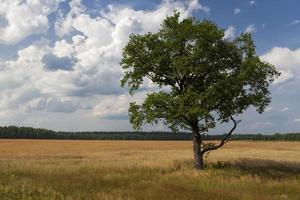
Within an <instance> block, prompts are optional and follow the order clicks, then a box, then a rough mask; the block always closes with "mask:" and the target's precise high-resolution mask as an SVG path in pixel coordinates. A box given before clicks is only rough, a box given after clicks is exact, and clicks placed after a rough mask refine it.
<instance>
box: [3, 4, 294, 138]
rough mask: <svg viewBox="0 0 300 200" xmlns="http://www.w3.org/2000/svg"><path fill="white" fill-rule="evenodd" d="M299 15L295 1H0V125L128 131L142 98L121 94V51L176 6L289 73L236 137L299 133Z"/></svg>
mask: <svg viewBox="0 0 300 200" xmlns="http://www.w3.org/2000/svg"><path fill="white" fill-rule="evenodd" d="M299 8H300V2H299V1H298V0H289V1H288V3H287V2H286V1H285V0H277V1H274V0H256V1H248V0H226V1H220V0H200V1H199V0H198V1H197V0H191V1H171V0H163V1H129V0H118V1H117V0H115V1H111V0H110V1H109V0H95V1H93V0H82V1H80V0H72V1H67V0H0V70H1V72H0V125H1V126H3V125H18V126H33V127H42V128H49V129H54V130H131V126H130V124H129V123H128V117H127V109H128V103H129V102H130V101H132V100H133V99H134V100H137V101H140V100H142V99H143V96H144V95H145V91H144V92H140V93H137V94H136V96H135V97H134V98H132V97H129V96H128V95H127V91H126V89H122V88H120V81H119V80H120V77H121V76H122V71H121V68H120V65H119V62H120V58H121V52H122V48H123V47H124V45H126V43H127V41H128V36H129V34H130V33H139V34H143V33H147V32H149V31H157V30H158V29H159V26H160V23H161V21H162V20H163V19H164V18H165V17H166V16H167V15H171V14H172V13H173V11H174V9H177V10H178V11H180V12H181V13H182V15H183V16H184V17H186V16H195V17H196V18H197V19H200V20H201V19H209V20H213V21H215V22H216V23H217V24H218V25H219V26H220V27H221V28H223V29H224V30H225V37H226V38H234V37H235V36H236V35H239V34H240V33H242V32H250V33H252V34H253V37H254V40H255V43H256V46H257V53H258V55H259V56H260V57H261V59H262V60H264V61H267V62H270V63H272V64H274V65H275V66H276V67H277V69H278V70H280V71H281V72H282V75H281V77H280V78H279V79H278V80H276V81H275V82H274V84H273V85H272V87H271V91H272V99H273V101H272V103H271V104H270V106H269V107H268V108H267V110H266V112H265V113H264V114H262V115H259V114H257V113H255V112H254V111H253V110H252V109H250V110H248V111H247V112H246V113H245V114H243V115H241V116H239V118H240V119H242V123H241V124H240V126H239V129H238V132H243V133H257V132H261V133H272V132H291V131H299V130H300V106H299V105H300V87H299V86H300V78H299V76H300V34H299V33H300V15H299ZM145 87H146V88H149V90H151V88H152V87H151V86H147V85H146V86H145ZM224 128H226V127H218V128H216V129H215V131H216V132H219V131H221V132H222V131H225V129H224ZM145 130H167V129H166V128H165V127H164V126H162V125H159V126H147V127H145Z"/></svg>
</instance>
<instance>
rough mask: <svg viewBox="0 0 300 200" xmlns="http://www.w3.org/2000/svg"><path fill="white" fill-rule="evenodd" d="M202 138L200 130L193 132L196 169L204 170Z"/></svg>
mask: <svg viewBox="0 0 300 200" xmlns="http://www.w3.org/2000/svg"><path fill="white" fill-rule="evenodd" d="M201 142H202V141H201V137H200V134H199V130H198V129H197V130H193V150H194V162H195V168H196V169H199V170H200V169H203V168H204V163H203V154H202V153H201Z"/></svg>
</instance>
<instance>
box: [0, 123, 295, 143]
mask: <svg viewBox="0 0 300 200" xmlns="http://www.w3.org/2000/svg"><path fill="white" fill-rule="evenodd" d="M222 137H223V135H205V136H204V139H205V140H219V139H221V138H222ZM0 138H1V139H66V140H191V134H190V133H187V132H179V133H172V132H126V131H123V132H103V131H95V132H58V131H52V130H48V129H40V128H31V127H16V126H4V127H0ZM231 140H298V141H300V133H285V134H279V133H276V134H273V135H263V134H234V135H232V137H231Z"/></svg>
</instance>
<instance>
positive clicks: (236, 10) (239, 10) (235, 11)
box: [233, 8, 241, 15]
mask: <svg viewBox="0 0 300 200" xmlns="http://www.w3.org/2000/svg"><path fill="white" fill-rule="evenodd" d="M240 12H241V9H239V8H235V9H234V10H233V14H235V15H237V14H239V13H240Z"/></svg>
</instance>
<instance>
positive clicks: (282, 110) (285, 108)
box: [279, 107, 290, 112]
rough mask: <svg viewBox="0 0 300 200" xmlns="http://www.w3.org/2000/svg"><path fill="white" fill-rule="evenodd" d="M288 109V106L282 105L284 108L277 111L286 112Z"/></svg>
mask: <svg viewBox="0 0 300 200" xmlns="http://www.w3.org/2000/svg"><path fill="white" fill-rule="evenodd" d="M288 110H290V108H289V107H284V108H282V109H280V110H279V112H286V111H288Z"/></svg>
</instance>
